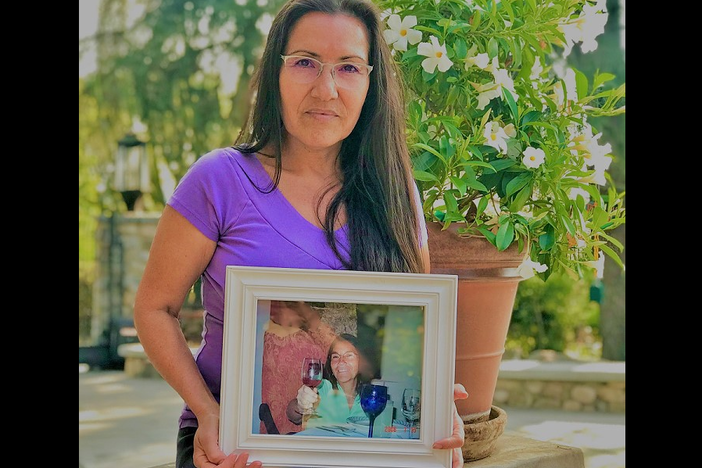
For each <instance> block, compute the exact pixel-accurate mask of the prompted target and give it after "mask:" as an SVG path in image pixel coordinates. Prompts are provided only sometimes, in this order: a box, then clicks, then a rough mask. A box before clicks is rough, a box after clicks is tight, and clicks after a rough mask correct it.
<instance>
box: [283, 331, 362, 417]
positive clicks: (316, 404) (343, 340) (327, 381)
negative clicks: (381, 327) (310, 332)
mask: <svg viewBox="0 0 702 468" xmlns="http://www.w3.org/2000/svg"><path fill="white" fill-rule="evenodd" d="M359 348H360V346H358V340H357V338H356V337H355V336H353V335H349V334H342V335H340V336H339V337H338V338H336V339H335V340H334V342H333V343H332V344H331V346H330V347H329V353H328V355H327V357H326V362H325V364H324V379H322V383H321V384H320V385H319V386H318V387H316V388H311V387H308V386H307V385H301V386H299V389H298V390H297V396H296V397H295V398H293V399H292V400H290V402H289V404H288V405H287V415H288V418H289V419H290V421H292V422H293V423H295V424H302V425H303V426H305V428H306V427H311V426H315V425H325V424H345V423H346V422H347V420H348V419H349V418H366V415H365V413H364V412H363V409H361V402H360V398H359V394H360V391H361V387H362V386H363V385H364V384H366V383H370V381H371V379H372V378H373V376H374V372H373V370H372V368H371V365H370V363H369V360H368V358H367V356H365V355H364V354H362V353H361V351H360V349H359ZM312 410H314V411H315V412H316V415H315V416H313V417H309V416H308V412H309V411H312ZM303 421H305V422H306V423H307V425H305V424H303Z"/></svg>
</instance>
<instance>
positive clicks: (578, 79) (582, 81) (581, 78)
mask: <svg viewBox="0 0 702 468" xmlns="http://www.w3.org/2000/svg"><path fill="white" fill-rule="evenodd" d="M573 70H574V71H575V89H576V90H577V91H578V101H579V100H581V99H583V98H584V97H585V96H587V88H588V80H587V76H585V74H584V73H583V72H581V71H580V70H577V69H575V68H573Z"/></svg>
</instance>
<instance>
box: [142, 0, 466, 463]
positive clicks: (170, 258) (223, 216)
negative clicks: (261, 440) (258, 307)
mask: <svg viewBox="0 0 702 468" xmlns="http://www.w3.org/2000/svg"><path fill="white" fill-rule="evenodd" d="M382 31H383V25H382V23H381V20H380V12H379V10H378V8H377V6H376V5H375V4H374V3H373V2H372V1H371V0H289V1H288V2H286V3H285V4H284V5H283V7H282V8H281V9H280V11H279V12H278V14H277V15H276V16H275V18H274V19H273V22H272V24H271V28H270V31H269V34H268V39H267V41H266V45H265V48H264V50H263V54H262V57H261V61H260V64H259V65H258V67H257V68H256V72H255V75H254V77H253V81H252V84H253V88H252V91H253V94H254V96H255V102H254V103H253V104H252V113H251V115H250V116H249V118H248V120H247V122H246V123H245V124H244V125H243V127H242V132H241V133H240V134H239V136H238V137H237V139H236V141H235V144H234V145H233V146H231V147H225V148H217V149H213V150H212V151H210V152H208V153H207V154H204V155H202V156H201V157H200V158H199V159H197V160H196V161H195V162H194V163H193V164H192V166H191V167H190V168H189V169H188V171H187V173H186V174H185V175H184V176H183V177H182V179H180V181H179V183H178V185H177V186H176V188H175V190H174V192H173V194H172V196H171V197H170V198H169V199H168V202H167V205H166V207H165V208H164V210H163V212H162V214H161V217H160V219H159V222H158V226H157V228H156V233H155V235H154V239H153V242H152V244H151V249H150V252H149V258H148V260H147V263H146V267H145V269H144V274H143V276H142V278H141V280H140V283H139V287H138V290H137V294H136V298H135V303H134V323H135V326H136V329H137V332H138V336H139V341H140V342H141V344H142V345H143V347H144V351H145V352H146V354H147V356H148V358H149V360H150V361H151V363H152V364H153V365H154V367H155V368H156V369H157V370H158V372H159V373H160V374H161V375H162V376H163V378H164V379H165V380H166V381H167V382H168V383H169V384H170V385H171V386H172V387H173V388H174V389H175V390H176V391H177V393H178V394H179V395H180V396H181V397H182V399H183V400H184V402H185V404H184V407H183V411H182V414H181V415H180V418H179V421H178V434H177V442H176V468H192V467H197V468H213V467H222V468H241V467H244V466H249V465H250V466H252V467H258V466H261V463H260V461H259V460H255V461H249V454H248V452H245V451H243V452H239V453H234V452H233V453H229V454H227V453H224V452H223V451H222V449H221V447H220V444H219V425H220V419H219V411H220V406H219V403H220V401H219V400H220V386H221V374H222V344H223V324H224V320H223V318H224V299H225V274H226V267H227V266H228V265H242V266H258V267H276V268H303V269H347V270H358V271H387V272H406V273H426V272H429V271H430V267H429V253H428V248H427V231H426V224H425V220H424V217H423V215H422V209H421V201H420V197H419V191H418V189H417V186H416V184H415V182H414V180H413V178H412V167H411V162H410V157H409V151H408V148H407V139H406V135H405V123H406V120H405V102H404V100H403V96H402V83H401V82H400V81H399V80H400V76H401V75H400V73H399V71H398V70H397V68H396V65H395V64H394V59H393V57H392V55H391V52H390V49H389V47H388V45H387V43H386V42H385V40H384V37H383V33H382ZM198 278H201V280H202V302H203V309H204V314H203V322H204V323H203V331H202V341H201V345H200V347H199V348H198V350H197V352H196V353H195V356H193V354H192V353H191V351H190V349H189V347H188V345H187V342H186V340H185V338H184V336H183V332H182V330H181V327H180V322H179V314H180V310H181V307H182V305H183V302H184V299H185V298H186V296H187V294H188V293H189V292H190V289H191V288H192V286H193V284H194V283H195V282H196V280H197V279H198ZM246 384H247V382H242V385H246ZM450 384H452V383H449V382H447V385H450ZM454 397H455V398H465V397H467V393H465V389H464V388H463V387H462V386H461V385H460V384H454ZM454 413H455V414H454V430H453V434H452V435H451V436H449V437H447V438H444V439H441V440H439V441H436V443H435V444H434V448H437V449H448V450H453V452H452V455H453V463H454V466H455V467H459V466H462V464H463V459H462V454H461V446H462V445H463V442H464V428H463V424H462V421H461V419H460V416H459V415H458V412H457V411H455V412H454Z"/></svg>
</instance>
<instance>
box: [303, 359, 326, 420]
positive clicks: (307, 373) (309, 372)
mask: <svg viewBox="0 0 702 468" xmlns="http://www.w3.org/2000/svg"><path fill="white" fill-rule="evenodd" d="M323 369H324V364H323V363H322V360H321V359H317V358H305V359H304V361H303V362H302V383H303V384H304V385H307V386H308V387H310V388H315V387H317V386H319V384H321V383H322V370H323ZM305 414H311V415H315V414H317V412H316V411H315V410H314V409H312V410H310V411H309V412H307V411H305Z"/></svg>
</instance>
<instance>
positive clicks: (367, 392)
mask: <svg viewBox="0 0 702 468" xmlns="http://www.w3.org/2000/svg"><path fill="white" fill-rule="evenodd" d="M360 399H361V408H362V409H363V412H364V413H366V415H367V416H368V421H369V424H368V437H373V423H374V422H375V418H376V417H377V416H378V415H379V414H380V413H382V412H383V410H384V409H385V405H386V404H387V403H388V387H386V386H385V385H376V384H365V385H364V386H363V387H361V395H360Z"/></svg>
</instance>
